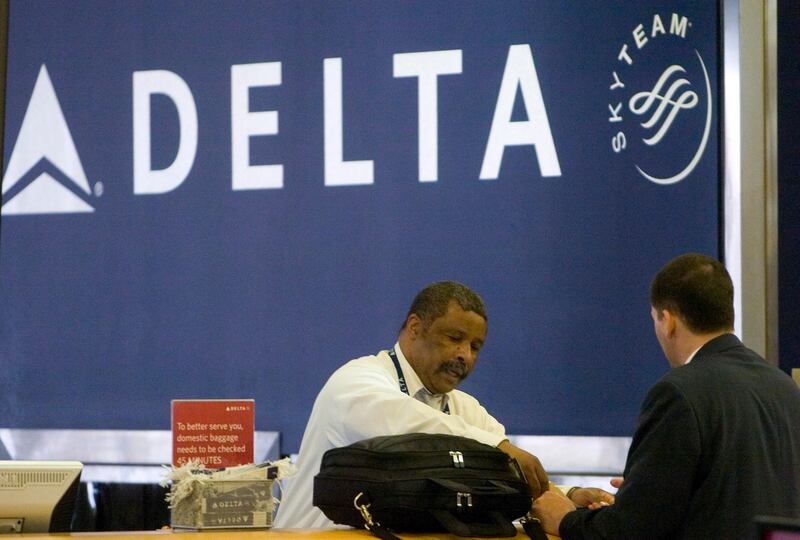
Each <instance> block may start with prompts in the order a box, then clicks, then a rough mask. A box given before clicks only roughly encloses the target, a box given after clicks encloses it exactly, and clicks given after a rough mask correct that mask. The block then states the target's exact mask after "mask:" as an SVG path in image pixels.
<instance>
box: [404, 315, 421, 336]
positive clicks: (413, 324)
mask: <svg viewBox="0 0 800 540" xmlns="http://www.w3.org/2000/svg"><path fill="white" fill-rule="evenodd" d="M406 329H408V335H409V337H410V338H411V339H416V338H417V337H418V336H419V335H420V334H421V333H422V319H420V318H419V315H417V314H416V313H412V314H410V315H409V316H408V319H406Z"/></svg>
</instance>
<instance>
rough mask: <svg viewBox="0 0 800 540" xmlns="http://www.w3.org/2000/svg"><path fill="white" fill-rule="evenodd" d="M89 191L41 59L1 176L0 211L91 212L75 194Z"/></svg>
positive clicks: (17, 212)
mask: <svg viewBox="0 0 800 540" xmlns="http://www.w3.org/2000/svg"><path fill="white" fill-rule="evenodd" d="M80 192H83V193H85V194H86V195H90V194H91V190H90V189H89V181H88V180H87V179H86V174H85V173H84V172H83V166H82V165H81V161H80V158H79V157H78V152H77V150H76V149H75V143H74V142H73V141H72V135H71V134H70V132H69V128H68V127H67V122H66V120H65V119H64V113H63V112H62V111H61V106H60V105H59V104H58V97H56V91H55V89H54V88H53V83H52V82H51V81H50V75H49V74H48V72H47V67H46V66H45V65H44V64H42V67H41V69H39V76H38V77H37V78H36V84H35V85H34V87H33V93H32V94H31V100H30V102H29V103H28V110H27V111H25V117H24V118H23V120H22V127H21V128H20V130H19V135H18V136H17V142H16V145H15V146H14V150H12V152H11V158H10V159H9V160H8V168H7V169H6V174H5V176H4V177H3V199H4V200H6V202H5V204H3V207H2V210H0V213H2V214H3V215H14V214H65V213H75V212H94V208H92V207H91V206H90V205H89V204H88V203H86V201H84V200H83V199H82V198H81V196H80V195H79V193H80Z"/></svg>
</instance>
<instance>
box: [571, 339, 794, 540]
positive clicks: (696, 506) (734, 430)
mask: <svg viewBox="0 0 800 540" xmlns="http://www.w3.org/2000/svg"><path fill="white" fill-rule="evenodd" d="M757 514H772V515H782V516H795V517H797V516H800V389H798V387H797V385H796V384H795V382H794V381H793V380H792V379H791V378H790V377H789V376H787V375H786V374H785V373H783V372H782V371H780V370H779V369H778V368H776V367H774V366H771V365H769V364H768V363H767V362H766V361H765V360H763V359H762V358H761V357H760V356H758V355H757V354H756V353H754V352H753V351H751V350H750V349H748V348H747V347H745V346H744V345H742V343H741V342H740V341H739V339H738V338H736V336H734V335H733V334H725V335H723V336H720V337H718V338H715V339H713V340H711V341H709V342H708V343H706V344H705V345H704V346H703V347H702V348H701V349H700V350H699V351H698V352H697V354H696V355H695V357H694V359H693V360H692V361H691V362H690V363H689V364H687V365H685V366H681V367H679V368H675V369H673V370H671V371H670V372H669V373H668V374H667V375H665V376H664V377H663V378H662V379H661V380H660V381H659V382H658V383H657V384H656V385H655V386H654V387H653V388H652V389H651V390H650V392H649V393H648V395H647V397H646V398H645V401H644V403H643V404H642V411H641V415H640V417H639V426H638V427H637V429H636V433H635V435H634V437H633V443H632V444H631V448H630V451H629V453H628V460H627V463H626V464H625V482H624V484H623V486H622V488H620V490H619V492H618V493H617V499H616V504H615V505H613V506H610V507H607V508H603V509H600V510H585V509H583V510H577V511H575V512H570V513H569V514H567V515H566V516H565V517H564V520H563V521H562V522H561V528H560V534H561V536H562V537H563V538H564V539H565V540H569V539H573V538H646V539H656V538H702V539H728V538H734V539H737V538H749V537H750V536H751V535H752V531H753V530H754V529H753V524H752V522H753V517H754V516H755V515H757Z"/></svg>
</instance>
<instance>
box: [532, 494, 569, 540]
mask: <svg viewBox="0 0 800 540" xmlns="http://www.w3.org/2000/svg"><path fill="white" fill-rule="evenodd" d="M573 510H575V505H574V504H573V503H572V501H570V500H569V499H567V497H566V496H565V495H564V494H563V493H561V491H559V490H558V489H551V490H550V491H547V492H545V493H544V495H542V496H541V497H539V498H538V499H536V500H535V501H533V509H532V510H531V512H532V513H533V515H534V516H535V517H537V518H539V520H540V521H541V522H542V528H543V529H544V532H546V533H547V534H552V535H555V536H558V527H559V526H560V525H561V520H562V519H564V516H565V515H567V514H568V513H570V512H572V511H573Z"/></svg>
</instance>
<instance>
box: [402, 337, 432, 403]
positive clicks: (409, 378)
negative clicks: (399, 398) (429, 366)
mask: <svg viewBox="0 0 800 540" xmlns="http://www.w3.org/2000/svg"><path fill="white" fill-rule="evenodd" d="M394 352H395V354H397V360H398V361H399V362H400V369H401V370H402V371H403V377H405V378H406V387H407V388H408V395H410V396H411V397H414V396H416V395H417V392H419V391H420V389H421V388H425V385H424V384H422V381H421V380H420V378H419V375H417V372H416V371H414V368H413V367H412V366H411V364H409V363H408V360H406V355H405V354H403V351H402V349H400V342H397V343H395V344H394ZM426 391H427V388H426Z"/></svg>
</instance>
